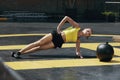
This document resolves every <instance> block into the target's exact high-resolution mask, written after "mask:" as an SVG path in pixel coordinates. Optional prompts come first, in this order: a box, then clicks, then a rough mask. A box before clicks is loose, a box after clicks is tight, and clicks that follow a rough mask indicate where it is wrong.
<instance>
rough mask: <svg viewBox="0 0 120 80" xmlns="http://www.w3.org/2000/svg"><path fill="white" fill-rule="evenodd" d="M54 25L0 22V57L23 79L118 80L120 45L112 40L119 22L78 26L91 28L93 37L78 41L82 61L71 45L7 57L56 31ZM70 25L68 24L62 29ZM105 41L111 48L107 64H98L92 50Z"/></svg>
mask: <svg viewBox="0 0 120 80" xmlns="http://www.w3.org/2000/svg"><path fill="white" fill-rule="evenodd" d="M57 25H58V23H0V57H1V58H2V59H3V60H4V63H5V64H6V65H7V66H9V67H10V68H11V69H13V70H15V71H16V72H17V73H18V74H20V75H21V76H22V77H23V78H24V79H25V80H96V79H97V80H120V76H119V73H120V69H119V68H120V43H119V42H114V41H113V40H112V37H113V36H114V35H119V34H120V32H119V30H120V27H119V26H120V23H80V25H81V28H85V27H91V28H92V29H93V35H92V37H90V38H89V39H88V40H86V39H85V38H81V53H82V55H83V57H84V59H79V58H77V57H76V56H75V43H65V44H64V45H63V46H62V48H61V49H59V48H57V49H50V50H43V51H37V52H34V53H30V54H25V55H22V58H21V59H15V58H12V57H11V54H10V53H11V52H12V51H17V50H19V49H21V48H23V47H24V46H25V45H27V44H29V43H31V42H34V41H36V40H38V39H40V38H41V37H42V36H44V35H45V34H47V33H49V32H51V31H52V30H54V29H56V26H57ZM67 26H70V25H69V24H68V23H66V25H65V26H64V28H65V27H67ZM106 42H109V44H110V45H112V46H113V47H114V51H115V53H114V57H113V59H112V61H111V62H100V61H99V59H98V58H97V57H96V48H97V46H98V45H99V44H101V43H106Z"/></svg>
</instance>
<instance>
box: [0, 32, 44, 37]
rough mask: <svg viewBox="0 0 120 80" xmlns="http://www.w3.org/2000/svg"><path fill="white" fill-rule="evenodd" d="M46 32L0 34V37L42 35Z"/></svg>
mask: <svg viewBox="0 0 120 80" xmlns="http://www.w3.org/2000/svg"><path fill="white" fill-rule="evenodd" d="M44 35H46V33H40V34H1V35H0V37H19V36H44Z"/></svg>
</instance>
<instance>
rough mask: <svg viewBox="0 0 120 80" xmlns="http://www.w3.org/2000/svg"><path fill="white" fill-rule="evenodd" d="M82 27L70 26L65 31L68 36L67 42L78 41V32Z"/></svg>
mask: <svg viewBox="0 0 120 80" xmlns="http://www.w3.org/2000/svg"><path fill="white" fill-rule="evenodd" d="M79 30H80V28H74V27H69V28H67V29H65V30H63V32H64V33H65V36H66V42H76V41H77V34H78V31H79Z"/></svg>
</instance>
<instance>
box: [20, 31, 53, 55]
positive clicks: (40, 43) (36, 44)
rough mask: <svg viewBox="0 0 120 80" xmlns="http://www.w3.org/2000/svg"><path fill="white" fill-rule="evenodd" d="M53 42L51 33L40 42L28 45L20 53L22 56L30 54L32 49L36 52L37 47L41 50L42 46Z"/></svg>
mask: <svg viewBox="0 0 120 80" xmlns="http://www.w3.org/2000/svg"><path fill="white" fill-rule="evenodd" d="M51 41H52V34H51V33H49V34H47V35H45V36H44V37H43V38H41V39H40V40H38V41H36V42H33V43H31V44H29V45H27V46H26V47H25V48H23V49H21V50H20V51H19V52H20V53H21V54H24V53H27V52H29V50H31V49H32V48H33V49H34V50H33V51H36V50H37V47H38V48H39V47H40V46H42V45H44V44H47V43H49V42H51ZM35 48H36V49H35Z"/></svg>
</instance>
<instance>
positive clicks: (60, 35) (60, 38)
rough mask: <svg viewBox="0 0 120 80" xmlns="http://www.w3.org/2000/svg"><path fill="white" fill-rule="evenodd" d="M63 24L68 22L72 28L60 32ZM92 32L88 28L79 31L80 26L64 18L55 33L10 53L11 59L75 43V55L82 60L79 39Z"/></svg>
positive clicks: (66, 17)
mask: <svg viewBox="0 0 120 80" xmlns="http://www.w3.org/2000/svg"><path fill="white" fill-rule="evenodd" d="M65 22H69V23H70V24H71V25H72V27H69V28H67V29H65V30H63V31H62V30H61V28H62V26H63V25H64V24H65ZM91 34H92V30H91V29H90V28H85V29H83V30H80V25H79V24H78V23H77V22H75V21H74V20H73V19H71V18H70V17H68V16H65V17H64V18H63V19H62V21H61V22H60V23H59V25H58V27H57V31H53V32H52V33H49V34H47V35H45V36H44V37H43V38H41V39H40V40H38V41H36V42H33V43H30V44H29V45H27V46H26V47H25V48H23V49H21V50H19V51H18V52H12V57H15V58H19V57H20V55H21V54H26V53H31V52H34V51H38V50H46V49H51V48H57V47H59V48H61V46H62V44H63V43H65V42H75V43H76V55H77V56H78V57H80V58H83V57H82V55H81V53H80V37H81V36H84V37H86V38H88V37H89V36H91Z"/></svg>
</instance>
